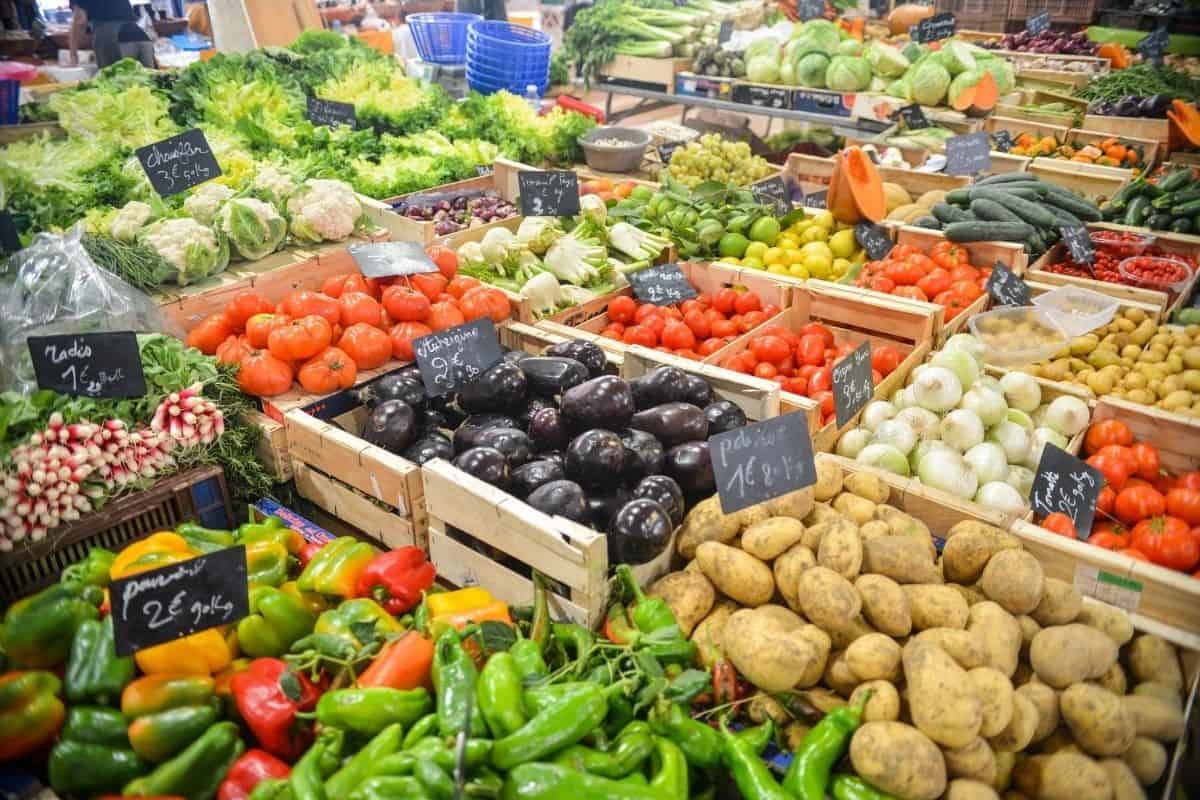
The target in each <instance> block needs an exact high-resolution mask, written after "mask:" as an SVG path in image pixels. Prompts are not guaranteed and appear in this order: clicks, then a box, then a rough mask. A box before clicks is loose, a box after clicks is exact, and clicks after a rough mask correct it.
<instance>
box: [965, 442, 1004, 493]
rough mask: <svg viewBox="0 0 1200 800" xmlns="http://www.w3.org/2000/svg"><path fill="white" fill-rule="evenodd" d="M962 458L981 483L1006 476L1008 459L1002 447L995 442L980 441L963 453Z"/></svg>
mask: <svg viewBox="0 0 1200 800" xmlns="http://www.w3.org/2000/svg"><path fill="white" fill-rule="evenodd" d="M963 459H964V460H966V462H967V463H968V464H970V465H971V469H973V470H975V475H976V477H978V478H979V480H980V481H981V482H982V483H991V482H992V481H1002V480H1004V479H1005V478H1007V477H1008V459H1007V457H1006V456H1005V453H1004V448H1003V447H1001V446H1000V445H998V444H996V443H995V442H980V443H979V444H977V445H975V446H974V447H972V448H971V449H970V450H968V451H967V452H966V453H965V454H963Z"/></svg>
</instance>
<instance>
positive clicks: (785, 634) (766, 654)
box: [722, 608, 817, 692]
mask: <svg viewBox="0 0 1200 800" xmlns="http://www.w3.org/2000/svg"><path fill="white" fill-rule="evenodd" d="M722 646H723V648H724V650H725V654H726V656H727V657H728V658H729V660H730V662H732V664H733V666H734V667H736V668H737V670H738V672H740V673H742V675H743V676H744V677H745V678H746V680H748V681H750V682H751V683H753V684H754V685H755V686H757V687H758V688H759V689H762V690H764V691H767V692H781V691H783V690H785V689H791V688H792V687H793V686H795V685H796V681H798V680H799V679H800V676H801V675H803V674H804V673H805V671H806V670H807V669H808V668H809V667H810V666H811V665H812V663H813V662H814V661H815V660H816V658H817V652H816V648H815V647H814V646H813V644H812V643H811V642H809V641H808V639H806V638H805V637H804V636H802V635H800V632H799V631H798V630H785V628H784V627H783V625H781V624H780V623H779V622H778V621H777V620H776V619H774V618H772V617H771V615H770V614H769V613H767V614H760V613H759V612H758V611H757V610H755V609H748V608H743V609H741V610H739V611H735V612H733V614H731V615H730V616H729V620H728V621H727V622H726V623H725V630H724V631H723V635H722Z"/></svg>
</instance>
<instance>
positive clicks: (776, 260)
mask: <svg viewBox="0 0 1200 800" xmlns="http://www.w3.org/2000/svg"><path fill="white" fill-rule="evenodd" d="M762 260H763V263H764V264H781V263H783V249H782V248H779V247H768V248H767V252H765V253H763V254H762Z"/></svg>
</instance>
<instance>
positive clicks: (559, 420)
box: [527, 408, 571, 452]
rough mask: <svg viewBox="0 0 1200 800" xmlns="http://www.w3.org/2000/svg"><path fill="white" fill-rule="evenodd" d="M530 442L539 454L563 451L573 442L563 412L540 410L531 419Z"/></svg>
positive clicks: (529, 427) (549, 409)
mask: <svg viewBox="0 0 1200 800" xmlns="http://www.w3.org/2000/svg"><path fill="white" fill-rule="evenodd" d="M527 430H528V431H529V441H530V443H532V445H533V449H534V450H536V451H538V452H544V451H546V450H562V449H563V448H564V447H566V446H567V443H568V442H569V441H571V437H570V434H569V433H568V431H567V424H566V422H564V421H563V416H562V412H561V411H559V410H558V409H557V408H543V409H539V410H537V411H535V412H533V414H532V415H531V416H530V417H529V426H528V428H527Z"/></svg>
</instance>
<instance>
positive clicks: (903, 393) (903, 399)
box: [892, 386, 917, 411]
mask: <svg viewBox="0 0 1200 800" xmlns="http://www.w3.org/2000/svg"><path fill="white" fill-rule="evenodd" d="M916 404H917V398H916V397H914V396H913V388H912V387H911V386H905V387H904V388H903V389H897V390H896V391H895V392H894V393H893V394H892V405H894V406H895V407H896V410H897V411H903V410H904V409H906V408H912V407H913V406H915V405H916Z"/></svg>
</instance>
